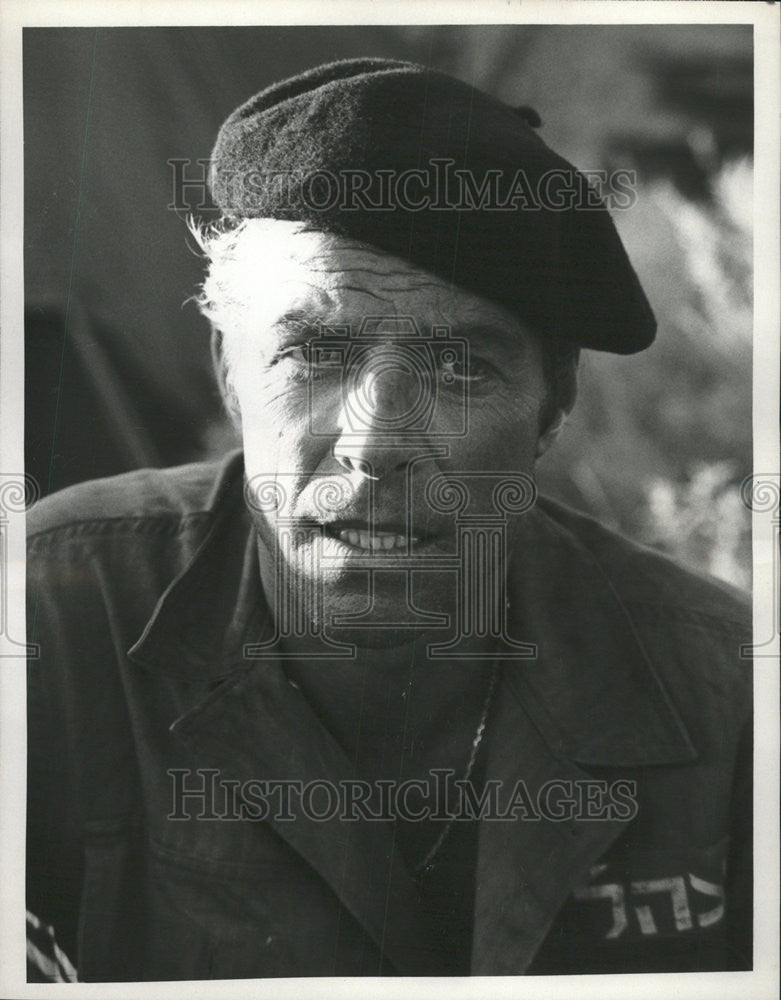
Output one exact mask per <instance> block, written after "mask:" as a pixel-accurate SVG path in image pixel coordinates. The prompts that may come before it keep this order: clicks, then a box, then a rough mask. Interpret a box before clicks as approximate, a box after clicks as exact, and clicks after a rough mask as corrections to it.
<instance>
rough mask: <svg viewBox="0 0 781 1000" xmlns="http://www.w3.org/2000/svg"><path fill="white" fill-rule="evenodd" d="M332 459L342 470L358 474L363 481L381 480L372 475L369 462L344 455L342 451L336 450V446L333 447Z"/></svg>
mask: <svg viewBox="0 0 781 1000" xmlns="http://www.w3.org/2000/svg"><path fill="white" fill-rule="evenodd" d="M334 458H335V459H336V461H337V462H338V463H339V465H341V467H342V468H343V469H346V470H347V471H348V472H355V473H358V475H359V476H360V477H362V478H363V479H374V480H377V479H380V478H381V477H380V476H375V475H373V473H372V465H371V463H370V462H367V461H366V460H365V459H363V458H359V457H357V456H352V455H347V454H344V452H343V451H340V450H337V448H336V446H335V447H334Z"/></svg>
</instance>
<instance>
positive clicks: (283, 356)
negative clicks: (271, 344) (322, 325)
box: [274, 340, 344, 381]
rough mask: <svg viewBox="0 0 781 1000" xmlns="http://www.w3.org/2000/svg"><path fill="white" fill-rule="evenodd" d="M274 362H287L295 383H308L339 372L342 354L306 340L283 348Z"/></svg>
mask: <svg viewBox="0 0 781 1000" xmlns="http://www.w3.org/2000/svg"><path fill="white" fill-rule="evenodd" d="M274 361H275V363H278V362H287V363H288V367H289V368H290V369H291V372H290V374H291V377H292V378H294V379H296V380H297V381H309V380H312V379H316V378H322V377H324V376H326V375H328V374H330V373H334V372H341V370H342V367H343V364H344V352H343V350H342V349H340V348H336V347H328V346H327V345H325V344H323V343H322V342H321V341H316V340H307V341H303V342H302V343H300V344H291V345H290V346H289V347H285V348H283V349H282V350H281V351H279V352H278V353H277V355H276V357H275V359H274Z"/></svg>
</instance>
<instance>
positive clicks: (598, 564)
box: [28, 453, 752, 981]
mask: <svg viewBox="0 0 781 1000" xmlns="http://www.w3.org/2000/svg"><path fill="white" fill-rule="evenodd" d="M242 477H243V461H242V457H241V454H240V453H235V454H233V455H231V456H229V457H228V459H227V460H226V461H225V462H223V463H222V464H221V465H220V466H217V465H208V464H197V465H190V466H185V467H182V468H177V469H171V470H166V471H142V472H137V473H132V474H129V475H125V476H120V477H117V478H114V479H108V480H103V481H98V482H93V483H89V484H85V485H82V486H77V487H73V488H70V489H68V490H65V491H63V492H62V493H59V494H57V495H55V496H53V497H51V498H48V499H46V500H44V501H43V502H41V503H39V504H38V505H37V506H36V507H35V508H34V509H33V510H32V511H31V513H30V514H29V516H28V523H29V530H30V550H29V557H28V579H29V606H28V637H29V639H30V641H32V642H34V643H38V644H39V647H40V651H39V656H38V657H34V658H32V659H31V660H30V663H29V670H28V678H29V680H28V683H29V737H28V738H29V796H28V908H29V909H30V910H31V911H32V912H33V913H35V914H36V916H37V917H39V918H40V919H41V920H43V921H44V922H45V923H49V924H52V925H53V926H54V928H55V930H56V933H57V938H58V941H59V943H60V944H61V945H62V946H63V947H64V949H65V951H66V952H67V953H68V954H69V955H70V956H71V958H73V959H74V962H75V964H76V965H77V968H78V972H79V977H80V978H81V979H83V980H93V981H94V980H144V979H146V980H152V979H201V978H233V977H264V976H293V975H300V976H318V975H333V974H338V975H377V974H380V973H387V974H402V975H414V974H436V973H437V971H439V969H440V968H441V966H439V965H438V960H437V957H436V945H435V944H432V942H433V941H434V939H435V936H436V935H435V934H433V933H432V927H431V926H430V921H429V920H428V918H427V916H426V913H425V912H424V911H423V909H422V908H421V906H420V902H419V899H418V894H417V892H416V888H415V884H414V882H413V880H412V879H411V877H410V875H409V874H408V873H407V871H406V869H405V867H404V864H403V861H402V860H401V858H400V857H399V855H398V851H397V849H396V848H395V847H394V843H393V836H392V830H390V829H389V828H388V827H387V826H386V825H385V824H384V823H376V822H374V823H372V822H370V821H364V820H359V821H357V822H352V823H349V824H347V823H345V822H343V821H340V820H339V819H338V818H337V819H335V820H334V821H332V822H321V823H316V822H314V821H313V820H312V819H311V818H308V817H307V816H305V815H303V814H301V815H297V816H296V818H295V819H294V820H292V821H283V820H280V819H277V818H272V819H271V820H269V821H266V822H256V821H251V820H247V819H240V820H238V821H237V820H231V821H225V820H223V821H220V820H215V819H208V818H207V819H198V818H197V817H196V816H194V815H188V817H187V818H179V819H172V818H170V817H171V815H172V809H173V808H174V807H173V804H172V776H171V772H175V773H181V772H183V771H187V772H188V773H189V774H190V775H191V776H192V775H198V774H200V775H201V776H202V775H203V774H204V773H208V772H212V773H215V774H219V775H220V777H224V776H227V777H228V779H229V780H234V781H237V782H243V781H246V780H247V779H248V778H252V779H257V778H270V779H273V778H276V777H284V776H286V775H289V774H290V772H291V769H292V770H294V772H295V774H296V775H300V776H301V777H302V778H303V779H306V778H307V777H316V778H332V779H335V780H336V779H339V778H340V777H342V776H345V775H346V776H349V775H350V774H351V770H350V761H349V760H348V759H347V757H346V756H345V754H344V753H343V752H342V750H341V749H340V748H339V746H338V745H337V744H336V742H335V741H334V740H333V738H332V737H331V736H330V734H329V733H328V732H327V731H326V730H325V729H324V728H323V726H322V725H321V723H320V722H319V721H318V720H317V718H316V717H315V715H314V713H313V712H312V710H311V708H310V707H309V705H308V704H307V702H306V701H305V699H304V698H303V696H302V694H301V692H300V691H298V690H297V689H296V688H295V687H294V686H291V684H290V683H288V681H287V679H286V676H285V673H284V670H283V668H282V666H281V665H280V663H279V662H277V661H274V660H268V659H267V660H263V661H258V660H249V661H248V660H247V659H246V657H245V656H244V655H243V650H244V648H245V645H246V644H247V643H248V642H249V643H252V642H254V641H256V640H258V639H259V638H260V637H262V636H263V635H267V634H268V629H269V614H268V611H267V609H266V606H265V603H264V601H263V598H262V592H261V590H260V584H259V579H258V572H257V564H256V559H257V549H256V545H255V541H254V536H253V531H252V528H251V524H250V521H249V518H248V516H247V513H246V509H245V507H244V501H243V493H242ZM525 516H527V517H530V518H533V519H534V532H533V538H534V544H533V545H532V546H531V548H530V551H525V552H524V557H523V560H516V563H517V565H515V564H513V567H512V570H511V574H512V578H511V588H510V594H511V601H512V607H511V610H512V616H511V631H512V622H513V621H515V622H516V625H517V622H519V621H521V620H522V622H523V625H522V629H521V631H520V632H519V637H520V638H522V639H524V640H530V641H533V642H535V643H536V644H537V646H538V658H537V659H536V660H534V661H529V662H525V663H520V664H515V665H513V666H512V667H511V668H510V669H505V670H504V672H503V674H502V678H501V681H500V687H499V689H498V691H497V695H496V701H495V709H494V714H493V716H492V719H491V725H490V726H489V728H488V730H487V731H486V736H485V765H484V767H485V775H486V778H487V779H490V780H494V779H498V780H499V781H501V782H502V787H503V788H512V787H514V786H516V785H517V783H518V782H519V780H520V781H521V782H522V783H523V784H524V787H525V788H526V789H527V790H528V791H529V793H530V794H531V796H532V797H534V796H535V794H536V793H537V792H539V790H540V789H541V788H542V787H543V786H545V783H546V782H549V781H551V780H556V781H560V782H565V784H564V785H562V786H560V787H561V788H564V789H568V788H569V789H571V788H574V787H577V786H578V782H580V783H581V785H582V784H583V783H584V782H586V781H588V780H590V782H591V787H593V786H594V785H595V781H594V779H603V780H604V781H606V782H608V786H606V787H611V788H612V787H614V786H613V784H612V783H613V782H615V781H618V780H622V781H624V782H632V783H634V784H632V785H629V786H627V785H624V786H623V787H624V788H626V787H630V788H631V789H632V795H633V799H634V800H636V803H637V810H636V815H629V814H628V812H627V810H626V809H624V810H621V809H617V810H613V811H612V812H611V811H610V810H609V811H608V812H607V813H604V812H601V813H600V812H599V811H598V813H597V814H596V815H592V816H591V817H589V816H584V815H579V814H575V815H572V814H568V815H566V816H565V818H563V819H561V820H556V819H553V818H550V817H548V818H545V817H543V818H534V817H532V816H526V817H524V816H521V817H520V818H517V819H516V820H514V821H491V820H487V819H486V820H482V821H481V822H480V824H479V840H478V848H477V864H476V870H475V905H474V920H473V935H472V954H471V971H472V973H473V974H477V975H504V974H521V973H574V972H638V971H674V970H715V969H732V968H750V966H751V939H752V929H751V885H752V871H751V859H750V846H751V803H752V797H751V751H752V740H751V729H750V718H751V690H752V689H751V680H750V671H749V664H748V661H747V660H745V659H743V658H741V655H740V649H741V645H742V644H745V643H748V642H750V638H751V637H750V631H749V616H748V609H747V604H746V602H745V600H744V599H743V598H741V597H740V596H739V595H736V594H735V592H734V591H732V590H731V588H728V587H726V586H725V585H722V584H718V583H716V582H714V581H709V580H704V579H701V578H699V577H697V576H694V575H692V574H691V573H689V572H687V571H685V570H683V569H681V568H680V567H679V566H677V565H676V564H674V563H673V562H671V561H670V560H668V559H666V558H664V557H662V556H660V555H658V554H656V553H653V552H651V551H649V550H646V549H643V548H641V547H639V546H637V545H634V544H631V543H629V542H627V541H626V540H625V539H622V538H620V537H618V536H617V535H615V534H613V533H612V532H609V531H607V530H606V529H604V528H603V527H601V526H600V525H598V524H596V523H595V522H594V521H592V520H590V519H588V518H585V517H582V516H580V515H577V514H575V513H573V512H572V511H569V510H567V509H565V508H563V507H561V506H559V505H557V504H555V503H553V502H551V501H548V500H540V501H539V502H538V504H537V505H536V507H535V508H534V510H533V511H531V512H530V513H529V514H527V515H525ZM518 628H519V629H520V626H518ZM521 632H522V634H521ZM199 769H200V771H199ZM187 780H188V782H190V781H191V780H192V782H196V781H197V780H200V779H199V778H196V777H192V779H190V778H188V779H187ZM567 782H575V785H568V784H566V783H567ZM188 787H191V788H192V787H193V785H192V784H189V785H188ZM174 815H175V813H174Z"/></svg>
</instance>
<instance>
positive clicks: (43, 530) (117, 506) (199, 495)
mask: <svg viewBox="0 0 781 1000" xmlns="http://www.w3.org/2000/svg"><path fill="white" fill-rule="evenodd" d="M242 471H243V463H242V456H241V453H240V452H232V453H231V454H230V455H228V456H227V457H226V458H225V459H223V460H221V461H214V462H197V463H192V464H189V465H181V466H177V467H174V468H169V469H140V470H137V471H134V472H128V473H124V474H122V475H119V476H112V477H110V478H106V479H96V480H91V481H89V482H85V483H79V484H77V485H75V486H70V487H68V488H66V489H64V490H60V491H59V492H57V493H54V494H52V495H50V496H48V497H45V498H44V499H43V500H41V501H39V502H38V503H37V504H36V505H35V506H34V507H33V508H32V509H31V510H30V511H29V512H28V514H27V537H28V543H29V545H30V546H31V547H32V548H33V549H34V548H35V547H36V546H41V545H45V544H47V543H53V542H64V541H79V540H86V539H89V538H94V537H114V536H116V535H122V534H128V533H129V534H136V535H138V534H144V533H145V532H152V533H154V532H155V531H158V532H163V533H164V532H166V531H169V532H170V531H176V530H177V529H179V528H181V527H182V526H184V525H187V524H188V523H193V524H195V523H197V522H198V521H208V520H209V519H210V518H212V517H213V516H214V514H215V512H216V510H217V509H218V507H219V503H220V499H221V496H222V495H223V494H224V493H225V492H226V487H227V485H228V484H230V483H234V484H235V480H236V479H237V478H240V476H241V474H242Z"/></svg>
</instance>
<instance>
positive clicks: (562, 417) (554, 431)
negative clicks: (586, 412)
mask: <svg viewBox="0 0 781 1000" xmlns="http://www.w3.org/2000/svg"><path fill="white" fill-rule="evenodd" d="M568 416H569V413H567V412H566V410H556V412H555V414H554V416H553V419H552V420H551V422H550V423H549V424H548V427H547V429H546V430H545V431H544V432H543V433H542V434H540V436H539V438H538V440H537V448H536V450H535V452H534V455H535V458H540V457H541V456H542V455H544V454H545V452H546V451H547V450H548V449H549V448H550V447H551V445H552V444H553V443H554V442H555V441H556V440H557V438H558V437H559V435H560V434H561V432H562V431H563V430H564V425H565V424H566V422H567V417H568Z"/></svg>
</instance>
